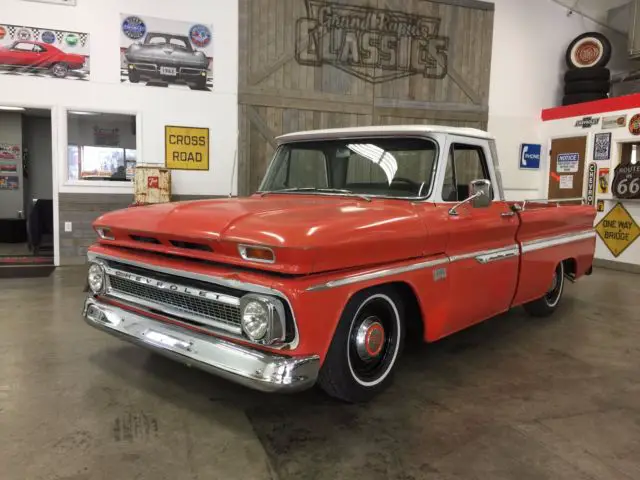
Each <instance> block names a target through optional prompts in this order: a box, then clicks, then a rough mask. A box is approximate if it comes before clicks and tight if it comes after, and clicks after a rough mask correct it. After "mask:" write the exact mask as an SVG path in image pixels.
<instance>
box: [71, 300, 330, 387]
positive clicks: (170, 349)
mask: <svg viewBox="0 0 640 480" xmlns="http://www.w3.org/2000/svg"><path fill="white" fill-rule="evenodd" d="M82 316H83V317H84V320H85V322H87V323H88V324H89V325H91V326H92V327H95V328H97V329H99V330H102V331H104V332H107V333H110V334H112V335H115V336H116V337H119V338H121V339H123V340H127V341H129V342H132V343H134V344H136V345H140V346H142V347H145V348H148V349H149V350H153V351H155V352H157V353H159V354H161V355H164V356H166V357H169V358H171V359H173V360H176V361H178V362H180V363H184V364H186V365H189V366H193V367H196V368H199V369H201V370H204V371H206V372H209V373H212V374H214V375H218V376H220V377H223V378H226V379H228V380H231V381H232V382H235V383H239V384H242V385H245V386H247V387H250V388H253V389H256V390H261V391H263V392H295V391H300V390H304V389H306V388H309V387H311V386H312V385H313V384H314V383H315V381H316V379H317V377H318V371H319V369H320V360H319V358H318V357H317V356H309V357H285V356H284V355H277V354H272V353H265V352H262V351H259V350H254V349H252V348H248V347H245V346H242V345H238V344H235V343H232V342H228V341H226V340H221V339H219V338H216V337H212V336H209V335H202V334H198V333H196V332H192V331H190V330H187V329H184V328H180V327H176V326H173V325H169V324H165V323H162V322H159V321H157V320H152V319H150V318H146V317H144V316H142V315H138V314H136V313H133V312H130V311H128V310H123V309H121V308H118V307H115V306H112V305H109V304H106V303H103V302H100V301H99V300H97V299H95V298H94V297H89V298H87V300H86V301H85V304H84V308H83V310H82Z"/></svg>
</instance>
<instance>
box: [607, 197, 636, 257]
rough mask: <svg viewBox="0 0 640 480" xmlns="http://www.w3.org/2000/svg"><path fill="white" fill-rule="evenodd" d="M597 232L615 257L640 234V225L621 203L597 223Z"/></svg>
mask: <svg viewBox="0 0 640 480" xmlns="http://www.w3.org/2000/svg"><path fill="white" fill-rule="evenodd" d="M596 232H598V235H599V236H600V238H601V239H602V241H603V242H604V244H605V245H606V246H607V248H608V249H609V251H610V252H611V254H612V255H613V256H614V257H616V258H617V257H619V256H620V254H621V253H622V252H624V251H625V250H626V249H627V248H628V247H629V245H631V244H632V243H633V242H635V241H636V239H637V238H638V236H640V227H638V224H637V223H636V222H635V220H634V219H633V217H632V216H631V215H629V212H628V211H627V209H626V208H624V206H622V204H621V203H618V204H616V206H615V207H613V208H612V209H611V210H610V211H609V213H607V214H606V215H605V216H604V217H603V218H602V220H600V223H598V225H596Z"/></svg>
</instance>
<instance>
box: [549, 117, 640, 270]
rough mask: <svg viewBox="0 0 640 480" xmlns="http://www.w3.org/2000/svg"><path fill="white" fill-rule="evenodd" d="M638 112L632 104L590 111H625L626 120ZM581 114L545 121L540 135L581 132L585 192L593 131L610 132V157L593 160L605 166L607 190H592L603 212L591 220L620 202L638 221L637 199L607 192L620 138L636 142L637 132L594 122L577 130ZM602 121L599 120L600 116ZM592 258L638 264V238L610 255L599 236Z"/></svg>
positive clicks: (618, 153)
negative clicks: (583, 137)
mask: <svg viewBox="0 0 640 480" xmlns="http://www.w3.org/2000/svg"><path fill="white" fill-rule="evenodd" d="M638 113H640V108H632V109H629V110H623V111H617V112H606V113H593V114H591V115H592V116H594V117H600V118H602V117H603V116H606V117H608V116H615V115H617V114H626V115H627V121H628V120H629V119H630V118H631V117H633V116H634V115H636V114H638ZM580 118H582V117H570V118H563V119H559V120H552V121H547V122H544V123H543V124H542V135H543V137H544V138H545V139H550V138H552V137H568V136H572V135H576V133H578V134H584V135H587V151H586V157H585V158H586V164H585V179H584V189H585V191H584V192H583V196H586V188H587V172H588V168H587V167H588V165H589V163H591V162H592V161H593V135H594V134H595V133H598V132H603V131H604V132H611V134H612V139H611V155H610V160H607V161H597V162H595V163H596V164H597V166H598V169H600V168H609V169H610V170H609V193H608V194H596V200H604V203H605V209H604V212H598V213H597V216H596V220H595V224H598V222H600V220H601V219H602V217H604V216H605V215H606V214H607V213H608V212H609V210H611V209H612V208H613V207H614V206H615V205H616V204H617V203H618V202H620V203H622V204H623V205H624V207H625V208H626V209H627V211H628V212H629V214H630V215H631V216H632V217H633V218H634V220H635V222H636V223H638V224H640V200H618V199H616V198H615V197H613V195H612V194H611V184H612V182H613V173H614V169H615V167H616V166H617V165H618V164H619V163H620V157H621V143H623V142H638V141H640V139H639V138H638V137H637V136H634V135H632V134H631V133H630V132H629V128H628V126H625V127H622V128H616V129H612V130H602V129H601V127H600V126H599V125H598V126H595V127H592V128H591V129H589V130H584V131H581V129H577V128H576V127H575V123H576V120H579V119H580ZM601 121H602V120H601ZM544 175H545V178H548V175H549V170H548V167H547V169H546V170H545V171H544ZM595 258H598V259H603V260H609V261H612V262H622V263H628V264H632V265H640V239H638V240H636V241H635V242H634V243H633V244H631V245H630V246H629V247H628V248H627V249H626V250H625V251H624V252H622V254H621V255H620V256H618V257H617V258H616V257H614V256H613V255H612V254H611V252H610V251H609V249H608V248H607V247H606V245H605V244H604V242H603V241H602V240H600V239H599V238H598V239H597V241H596V254H595Z"/></svg>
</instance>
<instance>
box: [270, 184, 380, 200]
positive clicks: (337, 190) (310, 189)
mask: <svg viewBox="0 0 640 480" xmlns="http://www.w3.org/2000/svg"><path fill="white" fill-rule="evenodd" d="M286 192H320V193H342V194H344V195H354V196H356V197H358V198H361V199H362V200H365V201H367V202H370V201H371V199H370V198H369V197H367V196H366V195H361V194H359V193H354V192H352V191H351V190H346V189H343V188H317V187H292V188H283V189H281V190H269V191H266V192H260V194H261V196H263V197H264V196H265V195H267V194H268V193H286Z"/></svg>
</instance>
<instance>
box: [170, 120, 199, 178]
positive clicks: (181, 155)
mask: <svg viewBox="0 0 640 480" xmlns="http://www.w3.org/2000/svg"><path fill="white" fill-rule="evenodd" d="M165 165H166V167H167V168H170V169H172V170H209V129H208V128H195V127H175V126H166V127H165Z"/></svg>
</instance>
